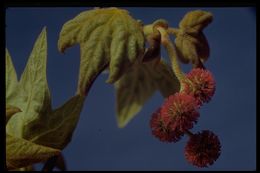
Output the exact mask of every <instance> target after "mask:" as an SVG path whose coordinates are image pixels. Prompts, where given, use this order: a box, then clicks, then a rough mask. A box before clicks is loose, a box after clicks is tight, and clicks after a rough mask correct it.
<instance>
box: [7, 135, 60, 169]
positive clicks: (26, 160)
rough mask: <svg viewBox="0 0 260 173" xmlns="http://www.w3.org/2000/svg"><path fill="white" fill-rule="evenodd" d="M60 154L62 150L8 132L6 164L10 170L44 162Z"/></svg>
mask: <svg viewBox="0 0 260 173" xmlns="http://www.w3.org/2000/svg"><path fill="white" fill-rule="evenodd" d="M59 154H60V150H57V149H54V148H50V147H45V146H41V145H37V144H34V143H32V142H30V141H27V140H24V139H21V138H17V137H13V136H11V135H9V134H6V166H7V169H8V170H9V169H16V168H21V167H26V166H29V165H32V164H34V163H39V162H43V161H46V160H47V159H48V158H50V157H52V156H55V155H59Z"/></svg>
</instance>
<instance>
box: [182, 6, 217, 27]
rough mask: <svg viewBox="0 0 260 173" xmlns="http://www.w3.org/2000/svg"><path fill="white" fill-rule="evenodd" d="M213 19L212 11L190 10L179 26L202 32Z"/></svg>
mask: <svg viewBox="0 0 260 173" xmlns="http://www.w3.org/2000/svg"><path fill="white" fill-rule="evenodd" d="M212 20H213V15H212V14H211V13H210V12H207V11H202V10H195V11H191V12H188V13H187V14H186V15H185V16H184V17H183V19H182V20H181V22H180V24H179V27H180V28H181V29H183V30H188V32H200V31H202V30H203V29H204V28H205V27H206V26H208V24H210V23H211V22H212Z"/></svg>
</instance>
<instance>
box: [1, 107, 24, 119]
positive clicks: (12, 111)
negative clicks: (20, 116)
mask: <svg viewBox="0 0 260 173" xmlns="http://www.w3.org/2000/svg"><path fill="white" fill-rule="evenodd" d="M5 107H6V108H5V109H6V112H5V114H6V120H5V123H7V122H8V121H9V119H10V118H11V117H12V116H13V115H14V114H15V113H17V112H21V109H19V108H17V107H15V106H11V105H6V106H5Z"/></svg>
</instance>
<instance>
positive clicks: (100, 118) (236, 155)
mask: <svg viewBox="0 0 260 173" xmlns="http://www.w3.org/2000/svg"><path fill="white" fill-rule="evenodd" d="M88 9H91V8H8V9H7V10H6V47H7V48H8V50H9V52H10V54H11V57H12V60H13V63H14V66H15V68H16V71H17V74H18V76H19V77H20V75H21V73H22V71H23V69H24V67H25V65H26V62H27V59H28V57H29V54H30V52H31V50H32V47H33V44H34V42H35V40H36V38H37V37H38V35H39V33H40V32H41V30H42V28H43V27H44V26H47V32H48V33H47V34H48V35H47V39H48V64H47V77H48V83H49V88H50V91H51V95H52V103H53V107H57V106H59V105H61V104H63V103H64V102H65V101H66V100H67V99H69V98H70V97H71V96H73V95H74V94H75V91H76V85H77V78H78V69H79V46H74V47H72V48H70V49H68V50H67V51H66V52H65V54H64V55H62V54H61V53H59V52H58V49H57V41H58V36H59V32H60V30H61V27H62V25H63V24H64V23H65V22H66V21H68V20H70V19H72V18H74V17H75V16H76V15H77V14H79V13H80V12H82V11H85V10H88ZM124 9H127V10H129V12H130V14H131V15H132V17H134V18H135V19H140V20H142V21H143V23H144V24H149V23H152V22H153V21H155V20H157V19H159V18H163V19H165V20H167V21H168V22H169V24H170V26H172V27H177V26H178V23H179V21H180V20H181V19H182V17H183V16H184V15H185V14H186V13H187V12H189V11H191V10H196V9H201V10H206V11H209V12H211V13H213V15H214V20H213V22H212V23H211V24H210V25H209V26H208V27H207V28H206V29H205V31H204V33H205V35H206V36H207V38H208V42H209V45H210V48H211V53H210V58H209V60H208V61H207V62H206V63H205V65H206V67H207V68H208V69H209V70H210V71H211V72H212V73H213V75H214V77H215V80H216V82H217V88H216V93H215V95H214V97H213V99H212V101H211V102H210V103H208V104H205V105H204V106H203V107H202V108H201V109H200V113H201V116H200V118H199V121H198V123H197V124H196V125H195V127H194V128H193V129H192V130H191V131H192V132H194V133H196V132H197V131H200V130H204V129H209V130H212V131H213V132H214V133H216V134H217V135H218V136H219V138H220V141H221V144H222V153H221V155H220V157H219V159H218V160H217V161H216V162H215V164H214V165H212V166H210V167H209V168H203V169H201V168H197V167H194V166H193V165H191V164H189V163H188V162H187V161H186V160H185V158H184V152H183V151H184V147H185V145H186V142H187V140H188V138H187V137H186V136H185V137H183V138H182V140H180V141H179V142H177V143H171V144H168V143H162V142H160V141H159V140H157V139H156V138H154V137H153V136H152V135H151V130H150V128H149V120H150V116H151V114H152V112H153V111H155V110H156V109H157V108H158V107H159V106H160V105H161V104H162V102H163V98H162V97H161V95H160V94H159V93H158V92H156V93H155V94H154V95H153V97H152V98H151V99H150V100H149V101H148V102H147V103H146V104H145V105H144V107H143V109H142V111H141V112H140V113H139V114H138V115H137V116H136V117H135V118H134V119H133V120H132V121H131V122H130V123H129V124H128V125H127V126H126V127H125V128H123V129H119V128H118V127H117V124H116V118H115V91H114V88H113V86H112V85H109V84H106V83H105V80H106V79H107V77H108V75H107V74H102V75H100V76H99V77H98V78H97V80H96V81H95V83H94V84H93V86H92V88H91V90H90V92H89V95H88V97H87V99H86V101H85V105H84V108H83V111H82V113H81V117H80V120H79V123H78V126H77V128H76V129H75V132H74V135H73V138H72V142H71V143H70V144H69V145H68V146H67V147H66V148H65V149H64V151H63V154H64V156H65V159H66V162H67V167H68V169H69V170H172V171H176V170H254V169H256V16H255V12H254V10H253V9H252V8H147V7H140V8H124ZM162 53H163V55H162V56H163V57H167V55H166V54H165V52H164V51H163V52H162ZM182 67H183V69H184V71H188V70H189V69H190V66H189V65H185V66H182ZM38 167H39V166H38Z"/></svg>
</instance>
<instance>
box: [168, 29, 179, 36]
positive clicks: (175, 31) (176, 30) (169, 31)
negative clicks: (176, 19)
mask: <svg viewBox="0 0 260 173" xmlns="http://www.w3.org/2000/svg"><path fill="white" fill-rule="evenodd" d="M167 32H168V33H169V34H173V35H174V36H175V37H176V36H177V34H178V32H179V30H178V29H177V28H168V29H167Z"/></svg>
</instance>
